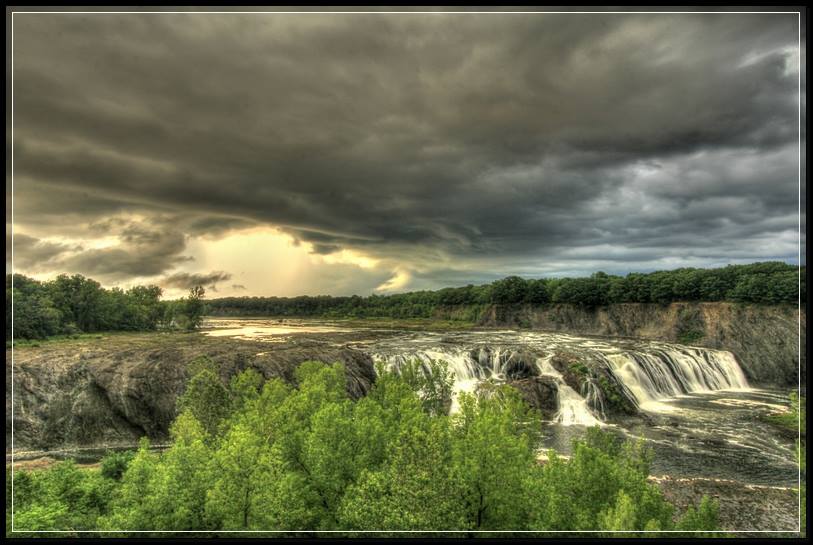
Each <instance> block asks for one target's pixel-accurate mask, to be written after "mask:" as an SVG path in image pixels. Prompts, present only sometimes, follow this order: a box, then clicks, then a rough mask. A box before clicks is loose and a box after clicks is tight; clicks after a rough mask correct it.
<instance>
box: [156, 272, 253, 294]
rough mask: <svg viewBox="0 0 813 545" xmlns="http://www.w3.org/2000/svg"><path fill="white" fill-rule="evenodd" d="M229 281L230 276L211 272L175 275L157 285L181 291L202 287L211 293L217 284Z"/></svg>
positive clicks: (224, 273)
mask: <svg viewBox="0 0 813 545" xmlns="http://www.w3.org/2000/svg"><path fill="white" fill-rule="evenodd" d="M230 279H231V274H229V273H227V272H223V271H213V272H210V273H175V274H171V275H169V276H167V277H166V278H164V279H162V280H161V281H160V282H159V284H160V285H161V286H163V287H165V288H178V289H183V290H188V289H190V288H194V287H195V286H204V287H207V288H209V289H211V290H212V291H217V284H218V283H220V282H225V281H226V280H230ZM232 287H234V286H232ZM244 289H245V288H244Z"/></svg>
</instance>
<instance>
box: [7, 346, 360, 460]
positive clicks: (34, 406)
mask: <svg viewBox="0 0 813 545" xmlns="http://www.w3.org/2000/svg"><path fill="white" fill-rule="evenodd" d="M126 339H127V337H126V336H122V337H118V338H117V337H116V336H111V337H110V342H109V343H108V342H105V341H102V340H99V341H95V342H93V343H90V344H85V345H81V344H77V346H76V347H71V348H70V349H66V347H64V346H62V347H60V346H59V344H58V343H55V344H54V345H53V347H50V346H48V345H46V346H43V347H41V348H36V349H34V348H28V349H17V350H15V358H14V380H13V389H14V418H13V424H14V447H15V450H20V449H48V448H51V447H57V446H58V447H64V446H66V445H73V446H83V445H88V446H97V445H100V444H105V445H117V444H133V443H135V442H136V441H137V440H138V439H139V438H140V437H142V436H144V435H146V436H148V437H150V439H151V440H153V441H162V440H164V439H166V438H167V433H168V429H169V425H170V423H171V422H172V420H173V419H174V418H175V416H176V401H177V398H178V396H179V395H181V394H182V393H183V391H184V388H185V386H186V381H187V378H188V374H187V369H186V366H187V364H188V363H189V362H191V361H192V360H194V359H195V358H196V357H198V356H201V355H206V356H208V357H210V358H211V359H212V360H214V361H215V362H216V363H217V364H218V368H219V370H220V375H221V378H222V379H223V381H224V383H226V382H227V381H228V380H229V379H230V378H231V377H232V376H233V375H235V374H236V373H238V372H240V371H242V370H243V369H245V368H248V367H251V368H254V369H256V370H257V371H258V372H260V373H261V374H262V375H263V376H264V377H265V378H266V379H268V378H273V377H279V378H282V379H284V380H286V381H288V382H291V383H293V382H294V370H295V369H296V367H297V366H298V365H299V364H300V363H302V362H303V361H308V360H315V361H322V362H325V363H334V362H341V363H343V364H344V365H345V368H346V370H347V391H348V394H349V395H350V397H352V398H354V399H357V398H359V397H361V396H363V395H365V394H366V393H367V392H368V391H369V389H370V387H371V386H372V384H373V382H374V381H375V370H374V368H373V362H372V360H371V359H370V357H369V356H368V355H366V354H363V353H361V352H359V351H357V350H353V349H350V348H343V347H333V346H326V345H324V344H321V343H315V342H314V343H309V342H298V343H279V344H274V345H273V349H269V346H268V344H263V343H258V342H252V341H240V340H234V339H224V338H217V339H215V338H209V337H204V336H201V335H173V336H159V335H156V336H155V339H153V343H152V344H144V343H140V342H136V343H135V344H136V346H132V345H128V343H127V341H126ZM156 339H158V342H155V340H156ZM9 352H10V351H7V353H6V361H7V364H6V390H7V396H6V442H7V446H8V447H10V446H11V445H10V438H11V436H10V433H11V424H12V416H11V389H12V378H11V377H12V373H11V358H10V353H9Z"/></svg>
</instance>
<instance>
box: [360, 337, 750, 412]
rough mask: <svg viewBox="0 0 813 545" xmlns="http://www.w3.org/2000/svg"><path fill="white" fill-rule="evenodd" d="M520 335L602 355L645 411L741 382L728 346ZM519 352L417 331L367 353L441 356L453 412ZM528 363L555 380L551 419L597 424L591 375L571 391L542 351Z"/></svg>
mask: <svg viewBox="0 0 813 545" xmlns="http://www.w3.org/2000/svg"><path fill="white" fill-rule="evenodd" d="M526 337H527V335H526ZM525 341H526V342H527V343H528V344H529V345H531V346H532V347H533V348H536V349H544V351H545V353H546V354H550V353H551V352H549V351H550V350H551V349H557V348H567V349H570V350H572V349H574V348H578V349H579V350H581V351H584V350H586V351H587V353H588V354H589V356H592V357H595V358H598V359H599V360H603V361H604V362H605V364H606V366H607V369H608V370H609V371H610V372H611V373H612V375H613V376H614V377H615V378H616V379H617V380H618V382H619V383H620V384H621V385H622V386H623V388H624V389H625V393H626V394H627V396H628V397H629V398H630V399H631V400H632V401H633V402H635V403H636V404H637V405H638V406H639V407H640V408H641V409H644V410H648V411H657V412H664V411H670V410H673V408H672V407H671V406H670V405H669V404H667V403H664V401H668V400H670V399H674V398H677V397H680V396H684V395H686V394H690V393H702V392H714V391H719V390H746V389H748V381H747V380H746V378H745V375H744V374H743V372H742V369H740V367H739V365H738V364H737V361H736V359H735V358H734V356H733V355H732V354H730V353H729V352H724V351H719V350H708V349H701V348H693V347H684V346H678V345H668V344H658V343H651V344H649V345H648V346H646V347H637V346H636V347H635V349H632V350H619V347H618V346H615V345H612V344H609V343H604V342H600V341H592V340H587V339H578V338H571V337H569V336H561V335H547V336H539V337H538V338H536V339H525ZM533 341H537V342H536V343H534V342H533ZM540 341H543V342H540ZM534 345H535V346H534ZM519 354H520V352H519V351H518V350H516V348H514V347H502V346H498V345H482V344H477V345H475V346H474V347H472V345H471V344H468V345H467V344H464V343H461V344H457V343H448V344H444V343H441V342H440V339H437V338H434V339H432V338H419V339H410V340H408V341H406V342H405V343H403V344H401V345H400V346H399V347H398V348H397V350H395V351H394V352H393V351H391V350H388V351H387V352H382V353H376V354H373V357H374V359H377V360H382V361H384V362H385V363H386V364H387V365H388V366H390V367H394V368H396V369H397V368H398V367H399V366H400V365H401V364H402V363H403V362H405V361H408V360H413V359H417V360H419V361H422V362H424V363H428V362H429V361H431V360H443V361H446V362H447V363H448V364H449V370H450V371H451V372H452V373H453V375H454V385H453V396H452V405H451V412H456V411H457V410H458V409H459V404H458V396H459V395H460V393H462V392H473V391H475V389H476V388H477V384H479V382H480V381H482V380H483V379H486V378H493V379H496V380H505V379H506V378H507V373H506V370H508V369H516V366H517V365H519V366H521V365H523V364H524V365H527V362H524V361H523V360H522V358H520V355H519ZM526 354H527V353H526ZM536 367H537V370H538V372H539V374H541V375H548V376H550V377H553V378H554V379H555V380H556V383H557V386H558V410H557V413H556V415H555V416H554V420H555V421H556V422H558V423H560V424H562V425H564V426H572V425H580V426H595V425H603V424H604V422H603V420H604V419H605V411H604V395H603V392H602V391H601V389H600V388H599V387H598V385H597V383H596V382H595V381H594V380H593V379H590V380H588V381H586V382H585V383H584V386H583V390H582V392H577V391H575V390H574V389H573V388H571V387H570V386H568V385H567V384H566V383H565V381H564V380H563V378H562V375H561V373H559V371H557V370H556V369H555V368H554V367H553V366H552V365H551V363H550V356H546V357H543V358H539V359H537V360H536Z"/></svg>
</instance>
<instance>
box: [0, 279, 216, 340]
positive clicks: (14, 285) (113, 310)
mask: <svg viewBox="0 0 813 545" xmlns="http://www.w3.org/2000/svg"><path fill="white" fill-rule="evenodd" d="M161 294H162V293H161V288H159V287H158V286H135V287H132V288H130V289H128V290H127V291H124V290H122V289H120V288H112V289H105V288H103V287H102V286H101V284H99V283H98V282H96V281H95V280H91V279H90V278H85V277H84V276H82V275H79V274H76V275H73V276H68V275H65V274H62V275H59V276H57V277H56V278H54V279H53V280H50V281H47V282H40V281H38V280H35V279H33V278H28V277H26V276H23V275H21V274H15V275H13V276H12V275H10V274H7V275H6V339H10V338H11V336H12V330H11V328H12V320H11V310H12V300H13V302H14V338H15V339H42V338H45V337H50V336H52V335H73V334H76V333H92V332H95V331H143V330H154V329H157V328H158V327H179V328H183V329H194V328H195V327H197V326H198V325H199V324H200V320H201V316H202V315H203V310H204V306H203V301H202V298H203V295H204V290H203V288H200V287H196V288H193V289H192V290H191V292H190V295H189V297H188V298H184V299H181V300H179V301H161ZM12 295H13V298H12Z"/></svg>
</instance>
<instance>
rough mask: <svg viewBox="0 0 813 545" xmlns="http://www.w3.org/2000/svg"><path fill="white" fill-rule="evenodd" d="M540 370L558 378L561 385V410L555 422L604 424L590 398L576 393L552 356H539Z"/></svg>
mask: <svg viewBox="0 0 813 545" xmlns="http://www.w3.org/2000/svg"><path fill="white" fill-rule="evenodd" d="M536 364H537V366H538V367H539V372H540V373H541V374H542V375H548V376H550V377H554V378H555V379H556V385H557V386H558V387H559V395H558V403H559V410H558V411H557V412H556V414H555V415H554V417H553V420H554V421H555V422H558V423H560V424H562V425H563V426H574V425H579V426H603V425H604V422H602V421H601V420H599V419H598V418H596V417H595V415H594V414H593V412H592V411H591V410H590V405H589V403H588V399H586V398H584V397H582V396H580V395H579V394H577V393H576V390H574V389H573V388H571V387H570V386H568V385H567V384H566V383H565V381H564V379H563V378H562V374H561V373H560V372H559V371H557V370H556V369H555V368H554V367H553V365H551V364H550V357H547V358H539V359H538V360H537V362H536Z"/></svg>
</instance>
